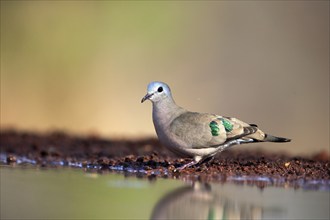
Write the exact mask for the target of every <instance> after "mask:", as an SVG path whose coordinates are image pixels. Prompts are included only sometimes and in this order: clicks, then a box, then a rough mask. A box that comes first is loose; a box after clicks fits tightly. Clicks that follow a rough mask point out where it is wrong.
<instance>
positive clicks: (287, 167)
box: [0, 130, 330, 188]
mask: <svg viewBox="0 0 330 220" xmlns="http://www.w3.org/2000/svg"><path fill="white" fill-rule="evenodd" d="M238 148H239V147H238ZM238 148H232V149H230V150H227V151H224V152H222V153H221V154H218V155H217V157H216V158H215V159H214V160H213V161H212V162H210V163H205V164H202V165H201V166H196V167H195V166H194V167H190V168H186V169H184V170H181V171H180V172H178V171H176V168H177V167H180V166H182V165H184V164H186V163H188V162H190V161H191V159H188V158H178V157H176V156H174V155H173V154H171V153H170V152H169V151H168V150H167V149H166V148H165V147H164V146H162V145H161V144H160V143H159V142H158V140H157V139H152V138H150V139H139V140H112V139H104V138H101V137H98V136H95V135H94V136H88V137H78V136H73V135H68V134H66V133H63V132H52V133H46V134H45V133H43V134H40V133H32V132H22V131H15V130H5V131H1V133H0V149H1V154H0V155H1V159H0V164H1V165H11V166H17V165H19V166H37V167H45V168H48V167H77V168H81V169H85V170H87V171H89V172H100V173H107V172H122V173H124V174H125V175H128V176H131V175H135V176H137V177H139V178H140V177H141V178H148V179H149V180H156V179H157V178H159V177H162V178H177V179H183V180H188V181H196V180H199V181H216V182H228V181H229V182H234V183H239V184H251V185H257V186H259V187H260V188H263V187H265V186H293V187H305V188H313V187H316V188H317V187H320V186H321V187H324V186H325V187H326V188H330V163H329V154H328V153H327V152H320V153H318V154H315V155H313V156H311V157H302V156H292V155H287V154H284V153H269V152H263V151H260V150H253V149H251V150H243V149H238ZM245 149H246V148H245Z"/></svg>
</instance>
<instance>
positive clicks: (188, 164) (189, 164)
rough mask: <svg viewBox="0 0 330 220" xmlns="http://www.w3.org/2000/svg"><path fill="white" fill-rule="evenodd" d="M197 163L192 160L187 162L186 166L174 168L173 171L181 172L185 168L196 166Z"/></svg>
mask: <svg viewBox="0 0 330 220" xmlns="http://www.w3.org/2000/svg"><path fill="white" fill-rule="evenodd" d="M198 162H199V161H195V160H193V161H191V162H189V163H186V164H184V165H182V166H181V167H178V168H175V169H174V172H178V171H181V170H183V169H185V168H187V167H191V166H194V165H195V164H197V163H198Z"/></svg>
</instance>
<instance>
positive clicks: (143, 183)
mask: <svg viewBox="0 0 330 220" xmlns="http://www.w3.org/2000/svg"><path fill="white" fill-rule="evenodd" d="M0 171H1V172H0V175H1V176H0V177H1V178H0V183H1V184H0V187H1V188H0V189H1V194H0V195H1V200H0V205H1V214H0V217H1V219H13V218H15V219H28V218H29V219H50V218H52V219H63V218H66V219H68V218H76V219H157V218H161V219H269V218H272V219H274V218H275V219H329V208H328V207H329V196H330V194H329V191H328V190H325V191H321V190H318V191H314V190H304V189H293V188H275V187H266V188H264V189H263V190H260V189H259V188H257V187H253V186H247V185H238V184H232V183H226V184H215V183H210V184H202V183H185V182H183V181H178V180H173V179H161V178H158V179H157V180H154V181H148V180H147V179H138V178H134V177H125V176H124V175H121V174H112V173H108V174H103V175H102V174H97V173H88V172H84V171H82V170H81V169H69V168H67V169H47V170H43V169H37V168H12V167H7V166H1V167H0Z"/></svg>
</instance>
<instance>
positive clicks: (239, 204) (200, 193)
mask: <svg viewBox="0 0 330 220" xmlns="http://www.w3.org/2000/svg"><path fill="white" fill-rule="evenodd" d="M150 218H151V219H329V191H313V190H303V189H292V188H288V189H285V188H279V187H278V188H276V187H267V188H264V189H260V188H257V187H250V186H243V185H234V184H216V183H211V184H207V183H199V182H197V183H193V184H192V185H189V186H183V187H180V188H177V189H175V190H173V191H171V192H169V193H168V194H166V195H165V196H163V197H162V198H161V199H160V200H159V201H158V202H157V204H156V205H155V206H154V209H153V212H152V214H151V217H150Z"/></svg>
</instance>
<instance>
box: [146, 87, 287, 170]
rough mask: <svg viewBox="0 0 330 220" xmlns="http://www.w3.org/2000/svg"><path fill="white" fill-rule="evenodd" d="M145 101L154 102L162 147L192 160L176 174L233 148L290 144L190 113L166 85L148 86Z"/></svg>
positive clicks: (251, 127)
mask: <svg viewBox="0 0 330 220" xmlns="http://www.w3.org/2000/svg"><path fill="white" fill-rule="evenodd" d="M146 100H150V101H151V102H152V119H153V124H154V127H155V130H156V133H157V136H158V139H159V141H160V143H161V144H162V145H164V146H166V147H167V148H168V149H169V150H170V151H172V152H173V153H175V154H176V155H178V156H181V157H185V158H193V160H192V161H191V162H189V163H187V164H184V165H183V166H181V167H179V168H177V169H176V170H182V169H185V168H187V167H191V166H199V165H201V164H202V163H204V162H210V161H212V160H213V159H214V157H215V155H216V154H217V153H220V152H222V151H223V150H225V149H228V148H229V147H231V146H234V145H240V144H248V143H255V142H277V143H283V142H290V141H291V139H288V138H284V137H277V136H273V135H270V134H267V133H265V132H263V131H262V130H260V129H259V127H258V126H257V125H256V124H249V123H246V122H243V121H241V120H239V119H237V118H234V117H226V116H221V115H217V114H210V113H199V112H192V111H188V110H186V109H184V108H182V107H180V106H179V105H177V104H176V103H175V101H174V99H173V97H172V93H171V89H170V87H169V86H168V85H167V84H166V83H164V82H160V81H154V82H151V83H149V84H148V87H147V94H146V95H145V96H144V97H143V98H142V100H141V103H143V102H145V101H146Z"/></svg>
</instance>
